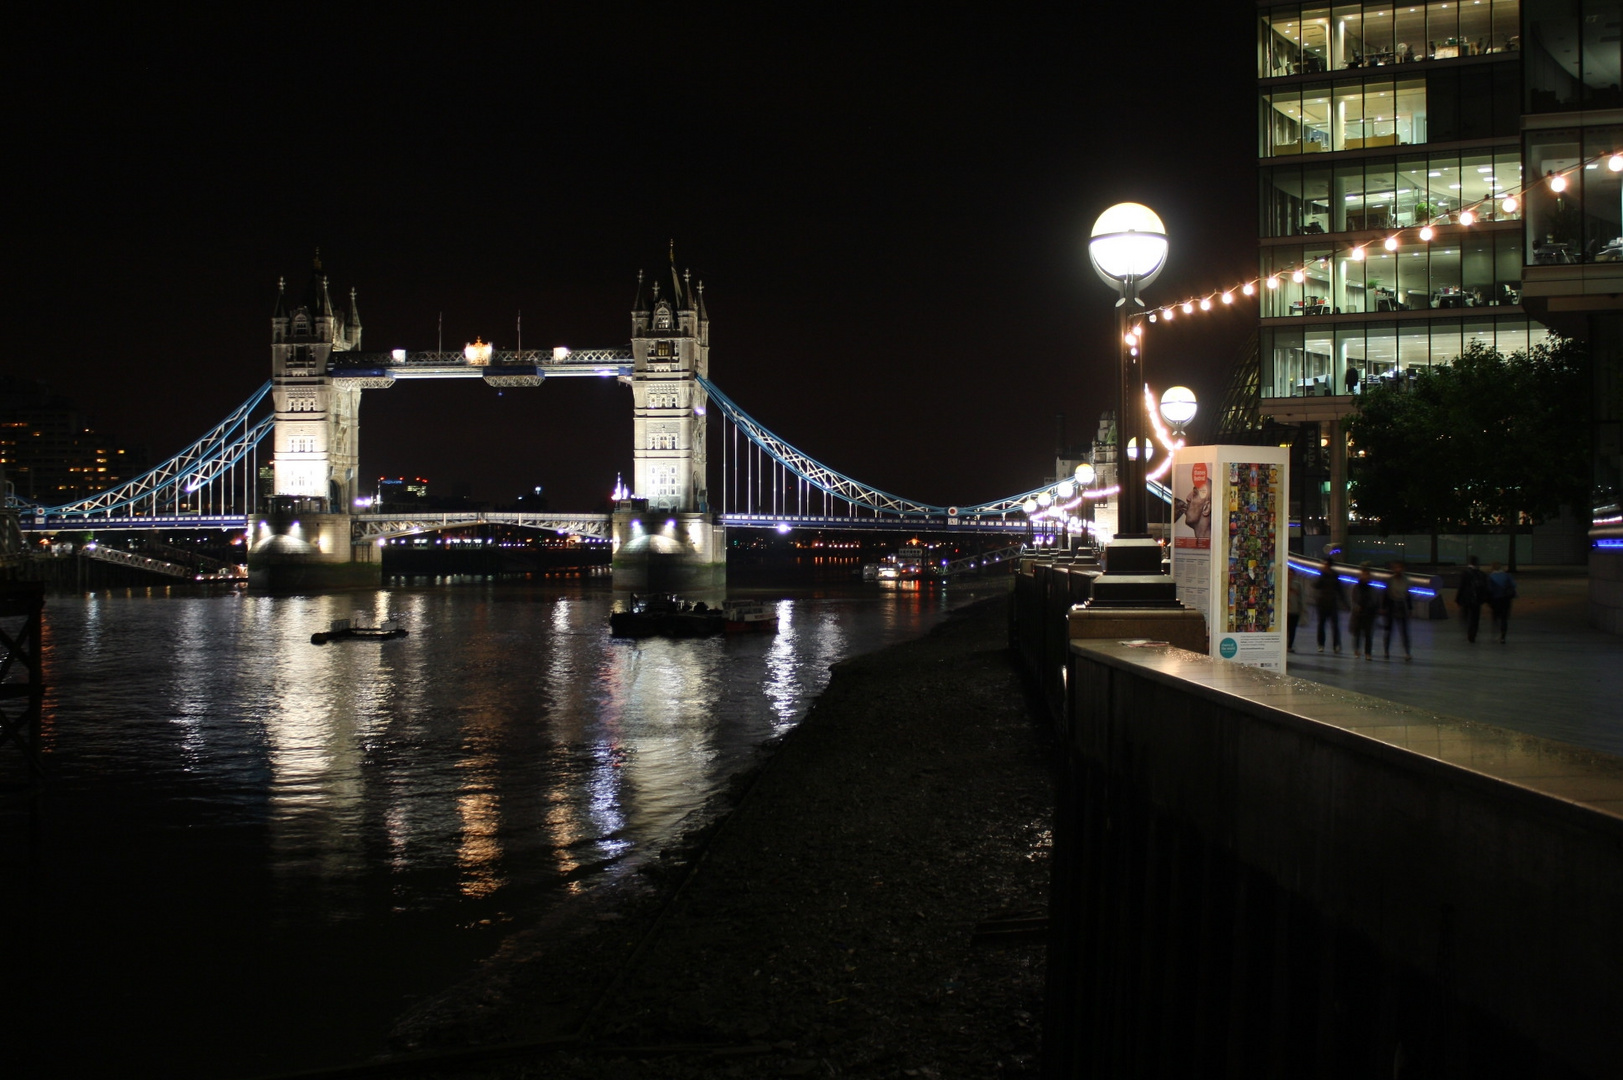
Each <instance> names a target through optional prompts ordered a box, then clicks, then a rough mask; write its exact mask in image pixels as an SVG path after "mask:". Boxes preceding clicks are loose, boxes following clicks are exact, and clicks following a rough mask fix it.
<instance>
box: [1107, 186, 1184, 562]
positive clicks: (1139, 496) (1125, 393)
mask: <svg viewBox="0 0 1623 1080" xmlns="http://www.w3.org/2000/svg"><path fill="white" fill-rule="evenodd" d="M1088 258H1089V259H1090V260H1091V261H1092V263H1093V269H1094V271H1095V272H1097V273H1098V275H1099V277H1100V278H1101V279H1103V280H1104V282H1105V283H1106V284H1107V285H1109V286H1110V287H1111V288H1113V289H1115V290H1116V291H1117V292H1118V293H1120V294H1121V295H1120V297H1119V298H1118V299H1117V301H1116V348H1117V349H1118V350H1120V353H1121V365H1120V366H1121V371H1120V386H1119V387H1118V392H1117V404H1118V408H1117V410H1116V472H1117V481H1118V483H1119V484H1120V486H1121V493H1120V495H1118V496H1117V498H1118V499H1119V500H1120V502H1119V504H1118V505H1119V506H1120V508H1121V511H1120V514H1119V515H1118V521H1117V525H1116V528H1117V531H1118V532H1119V533H1121V534H1122V535H1126V536H1142V535H1144V534H1145V528H1146V522H1145V517H1146V509H1147V502H1146V499H1145V496H1144V466H1143V463H1142V462H1140V461H1138V460H1136V458H1129V457H1128V455H1127V448H1128V446H1129V445H1131V443H1132V440H1134V439H1139V440H1142V439H1143V438H1144V425H1143V422H1142V420H1141V418H1140V413H1141V412H1142V407H1141V404H1140V401H1139V398H1140V397H1141V396H1142V395H1143V392H1144V370H1143V367H1142V366H1141V365H1140V364H1139V355H1138V347H1137V345H1136V344H1133V343H1129V341H1128V337H1127V316H1128V314H1129V307H1130V304H1136V305H1137V306H1138V307H1143V306H1144V301H1142V300H1140V299H1139V297H1138V290H1139V289H1140V288H1142V287H1143V286H1145V285H1148V284H1150V283H1151V282H1152V281H1154V280H1155V279H1156V277H1157V275H1159V274H1160V273H1161V268H1162V267H1163V266H1165V265H1166V258H1167V235H1166V226H1164V225H1162V224H1161V219H1160V218H1159V217H1157V216H1156V214H1155V211H1154V210H1151V209H1150V208H1149V207H1147V206H1144V205H1142V204H1140V203H1117V204H1116V205H1115V206H1112V207H1111V208H1110V209H1108V210H1106V211H1105V212H1104V213H1102V214H1100V215H1099V220H1097V221H1095V222H1094V223H1093V235H1092V237H1091V238H1090V239H1089V240H1088Z"/></svg>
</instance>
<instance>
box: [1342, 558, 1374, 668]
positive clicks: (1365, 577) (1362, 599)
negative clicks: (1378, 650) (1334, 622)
mask: <svg viewBox="0 0 1623 1080" xmlns="http://www.w3.org/2000/svg"><path fill="white" fill-rule="evenodd" d="M1375 604H1376V601H1375V582H1374V581H1372V580H1371V579H1370V576H1369V563H1363V564H1361V565H1360V566H1359V567H1358V580H1357V581H1355V582H1353V587H1352V621H1351V625H1350V626H1349V627H1348V629H1349V630H1351V631H1352V642H1353V659H1354V660H1356V659H1358V657H1359V654H1360V653H1362V654H1363V657H1364V659H1365V660H1373V659H1375V657H1374V656H1373V655H1372V654H1373V653H1374V652H1375Z"/></svg>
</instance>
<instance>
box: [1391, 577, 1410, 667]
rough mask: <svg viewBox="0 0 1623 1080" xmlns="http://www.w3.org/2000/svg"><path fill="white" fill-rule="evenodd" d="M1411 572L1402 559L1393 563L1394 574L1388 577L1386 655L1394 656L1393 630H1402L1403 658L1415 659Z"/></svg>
mask: <svg viewBox="0 0 1623 1080" xmlns="http://www.w3.org/2000/svg"><path fill="white" fill-rule="evenodd" d="M1410 603H1411V601H1410V599H1409V574H1408V572H1407V571H1406V570H1405V569H1404V566H1403V563H1402V562H1401V561H1399V562H1395V563H1393V564H1392V576H1391V577H1389V578H1387V579H1386V604H1385V606H1386V656H1387V659H1391V657H1392V631H1393V630H1394V629H1398V630H1401V631H1402V640H1403V658H1404V659H1405V660H1413V659H1414V655H1413V654H1412V653H1411V652H1410V651H1409V605H1410Z"/></svg>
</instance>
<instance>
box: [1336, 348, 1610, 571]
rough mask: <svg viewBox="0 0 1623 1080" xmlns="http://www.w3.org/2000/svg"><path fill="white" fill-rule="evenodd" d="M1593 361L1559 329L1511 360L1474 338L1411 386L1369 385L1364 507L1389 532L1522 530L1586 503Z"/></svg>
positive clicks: (1358, 471)
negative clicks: (1560, 335)
mask: <svg viewBox="0 0 1623 1080" xmlns="http://www.w3.org/2000/svg"><path fill="white" fill-rule="evenodd" d="M1584 361H1585V358H1584V353H1583V349H1582V346H1581V345H1579V344H1578V343H1576V342H1572V341H1569V340H1565V339H1560V338H1557V339H1552V340H1551V341H1550V342H1549V343H1541V344H1539V345H1535V346H1533V348H1531V349H1529V350H1527V351H1525V352H1516V353H1512V354H1511V355H1510V356H1508V357H1507V356H1505V355H1504V354H1502V353H1500V352H1498V351H1496V350H1494V349H1490V348H1488V347H1486V346H1484V345H1481V344H1476V343H1473V344H1472V345H1471V346H1470V347H1469V348H1467V349H1466V350H1465V352H1464V353H1462V354H1461V355H1460V357H1459V358H1458V359H1457V360H1455V361H1454V363H1452V364H1449V365H1446V366H1439V367H1433V368H1426V369H1422V370H1421V371H1420V372H1419V373H1418V374H1417V375H1416V376H1415V378H1414V380H1413V382H1412V383H1409V384H1407V385H1405V384H1402V383H1397V384H1393V385H1390V386H1377V387H1374V388H1372V389H1370V390H1369V391H1367V392H1366V393H1365V394H1363V395H1362V397H1361V399H1360V402H1359V411H1358V414H1357V415H1356V416H1354V417H1353V418H1352V419H1351V421H1350V422H1349V423H1348V433H1349V434H1350V436H1351V438H1352V449H1353V456H1352V458H1351V460H1350V462H1349V468H1348V473H1349V481H1350V486H1351V489H1352V497H1353V499H1354V500H1356V502H1357V506H1358V512H1359V515H1360V516H1361V517H1364V518H1368V519H1373V520H1375V521H1377V522H1378V524H1379V527H1380V530H1381V533H1382V535H1390V534H1391V533H1394V532H1410V531H1414V532H1433V533H1435V532H1441V531H1446V530H1449V529H1472V528H1504V529H1509V530H1514V529H1515V527H1516V526H1518V525H1523V524H1538V523H1539V522H1542V521H1544V520H1546V519H1548V518H1550V517H1553V516H1554V515H1556V514H1557V513H1559V512H1560V509H1561V507H1562V506H1563V505H1568V506H1574V507H1581V506H1583V505H1584V504H1585V500H1586V498H1587V496H1588V494H1589V482H1588V471H1589V470H1588V467H1587V462H1588V450H1589V447H1588V439H1587V437H1586V436H1585V432H1587V431H1588V430H1589V425H1588V416H1589V406H1588V395H1587V379H1586V365H1585V362H1584ZM1515 550H1516V547H1515V544H1514V543H1512V544H1511V563H1512V566H1513V567H1514V564H1515Z"/></svg>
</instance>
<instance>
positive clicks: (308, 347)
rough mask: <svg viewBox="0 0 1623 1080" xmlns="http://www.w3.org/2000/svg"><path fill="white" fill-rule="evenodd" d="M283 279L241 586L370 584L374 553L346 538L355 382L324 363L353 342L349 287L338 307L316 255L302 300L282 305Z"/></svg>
mask: <svg viewBox="0 0 1623 1080" xmlns="http://www.w3.org/2000/svg"><path fill="white" fill-rule="evenodd" d="M286 292H287V290H286V285H285V282H279V283H278V285H277V291H276V310H275V312H274V314H272V316H271V396H272V399H273V401H274V403H275V406H276V430H275V435H274V437H275V455H274V458H273V464H272V470H273V473H274V486H273V488H272V499H271V504H270V505H269V506H268V507H262V508H261V511H260V513H259V514H257V515H256V516H255V523H254V525H253V526H252V527H251V529H250V544H249V549H248V579H249V584H250V585H251V586H253V587H256V588H267V589H272V590H277V589H305V588H326V587H339V586H346V585H375V584H376V583H377V581H378V578H379V576H380V565H379V563H378V562H377V561H376V556H377V553H376V552H375V551H374V550H373V549H372V548H371V547H369V546H367V545H365V544H362V545H355V544H354V543H353V542H352V539H351V528H350V524H351V522H350V510H351V507H352V506H353V505H354V499H355V493H356V479H357V477H356V473H357V470H358V469H359V468H360V409H361V384H360V383H359V382H357V381H356V380H353V379H349V380H335V379H334V378H333V377H332V375H331V374H330V373H329V360H330V359H331V357H332V354H333V353H335V352H347V351H349V350H352V349H358V348H360V345H361V317H360V313H359V312H358V311H357V309H356V306H355V293H354V291H353V290H351V291H350V294H349V311H348V312H347V313H341V312H337V311H335V310H334V308H333V303H332V296H331V294H330V293H329V291H328V287H327V276H326V274H324V273H323V272H322V268H321V255H320V253H319V252H317V254H316V260H315V266H314V267H313V269H312V272H311V275H310V284H309V286H308V287H307V288H306V290H305V294H304V298H303V300H302V301H301V302H299V303H297V304H290V302H289V300H288V298H287V295H286Z"/></svg>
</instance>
